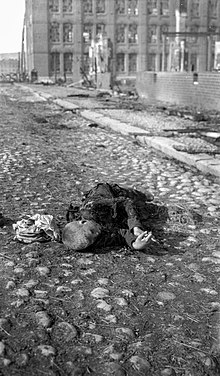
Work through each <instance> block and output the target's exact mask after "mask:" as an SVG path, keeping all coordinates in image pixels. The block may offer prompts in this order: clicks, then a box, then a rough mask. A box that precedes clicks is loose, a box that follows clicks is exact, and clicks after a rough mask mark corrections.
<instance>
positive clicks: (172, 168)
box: [0, 85, 220, 376]
mask: <svg viewBox="0 0 220 376" xmlns="http://www.w3.org/2000/svg"><path fill="white" fill-rule="evenodd" d="M157 118H158V121H159V117H157ZM0 132H1V137H0V181H1V198H0V200H1V201H0V212H2V213H3V215H4V216H5V217H7V218H10V219H11V220H12V222H13V223H15V222H16V221H18V220H20V219H22V218H23V217H24V216H25V215H32V214H36V213H44V214H52V215H53V216H54V218H55V219H56V221H57V223H59V225H60V226H61V228H62V226H63V225H64V224H65V214H66V210H67V208H68V205H69V203H70V202H73V203H74V202H77V201H79V200H80V197H81V194H82V192H83V191H85V190H87V189H90V188H91V187H93V186H94V185H95V184H96V183H97V182H99V181H107V182H115V183H118V184H119V185H122V186H125V187H136V188H137V189H140V190H142V191H143V192H144V191H146V190H150V191H151V192H152V193H153V194H154V196H155V201H158V202H164V203H166V204H177V205H183V206H184V207H187V208H192V209H195V210H196V211H197V212H198V213H199V214H201V215H202V217H203V221H202V222H200V223H193V222H192V221H189V222H187V218H186V220H185V223H184V224H182V227H181V226H180V228H181V231H179V227H178V226H177V228H176V231H174V230H175V229H174V230H173V233H169V236H168V238H167V242H168V243H169V241H170V242H171V243H172V247H170V248H168V249H157V248H156V247H155V248H154V247H151V248H150V251H149V253H144V252H133V251H131V250H129V249H126V248H111V249H106V250H102V252H101V253H100V252H97V253H96V254H85V253H84V254H83V253H70V252H68V251H67V250H65V248H64V247H63V245H62V244H61V243H56V242H49V243H43V244H39V243H33V244H31V245H25V244H22V243H19V242H17V241H15V240H14V235H15V234H14V231H13V228H12V225H11V223H9V224H8V225H7V226H5V227H2V228H0V270H1V274H0V375H3V376H40V375H48V376H66V375H70V376H90V375H94V376H110V375H115V376H126V375H127V376H175V375H177V376H202V375H207V376H208V375H209V376H215V375H218V374H219V372H220V329H219V327H220V317H219V316H220V314H219V310H220V301H219V285H220V248H219V244H220V241H219V235H220V227H219V224H220V209H219V202H220V189H219V188H220V187H219V180H218V179H217V178H215V177H213V176H205V175H203V174H202V173H199V172H198V171H197V170H196V169H192V168H190V167H189V166H185V165H182V164H180V163H178V162H175V161H174V160H171V159H169V158H167V157H166V156H165V155H163V154H162V153H159V152H157V151H155V150H153V149H150V148H144V147H143V146H141V145H140V144H139V143H138V142H137V141H135V140H134V139H132V138H130V137H128V136H122V135H120V134H117V133H114V132H113V131H110V130H107V129H102V128H100V127H96V126H92V124H90V123H89V122H88V121H86V120H85V119H82V118H81V117H79V116H78V115H77V113H75V114H74V113H73V112H71V111H64V110H62V109H61V108H60V107H59V106H57V105H55V104H54V103H51V102H49V101H46V100H44V99H43V98H40V97H39V96H37V95H36V94H31V92H28V91H26V90H24V89H22V87H19V86H15V85H5V86H1V88H0ZM9 222H10V221H9ZM172 239H173V240H172Z"/></svg>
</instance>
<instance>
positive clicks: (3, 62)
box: [0, 53, 19, 75]
mask: <svg viewBox="0 0 220 376" xmlns="http://www.w3.org/2000/svg"><path fill="white" fill-rule="evenodd" d="M18 73H19V53H4V54H0V74H3V75H8V74H18Z"/></svg>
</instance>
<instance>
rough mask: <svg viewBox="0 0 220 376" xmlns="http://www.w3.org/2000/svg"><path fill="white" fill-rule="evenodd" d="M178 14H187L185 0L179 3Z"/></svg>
mask: <svg viewBox="0 0 220 376" xmlns="http://www.w3.org/2000/svg"><path fill="white" fill-rule="evenodd" d="M180 13H187V0H181V1H180Z"/></svg>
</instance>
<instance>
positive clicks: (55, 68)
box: [50, 52, 60, 73]
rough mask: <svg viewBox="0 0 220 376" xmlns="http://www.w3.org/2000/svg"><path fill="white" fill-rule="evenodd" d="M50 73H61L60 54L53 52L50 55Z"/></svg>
mask: <svg viewBox="0 0 220 376" xmlns="http://www.w3.org/2000/svg"><path fill="white" fill-rule="evenodd" d="M50 71H51V73H60V54H59V52H53V53H52V54H51V55H50Z"/></svg>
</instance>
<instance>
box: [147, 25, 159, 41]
mask: <svg viewBox="0 0 220 376" xmlns="http://www.w3.org/2000/svg"><path fill="white" fill-rule="evenodd" d="M147 41H148V43H157V26H156V25H150V26H149V28H148V36H147Z"/></svg>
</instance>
